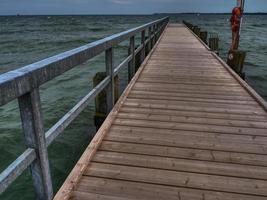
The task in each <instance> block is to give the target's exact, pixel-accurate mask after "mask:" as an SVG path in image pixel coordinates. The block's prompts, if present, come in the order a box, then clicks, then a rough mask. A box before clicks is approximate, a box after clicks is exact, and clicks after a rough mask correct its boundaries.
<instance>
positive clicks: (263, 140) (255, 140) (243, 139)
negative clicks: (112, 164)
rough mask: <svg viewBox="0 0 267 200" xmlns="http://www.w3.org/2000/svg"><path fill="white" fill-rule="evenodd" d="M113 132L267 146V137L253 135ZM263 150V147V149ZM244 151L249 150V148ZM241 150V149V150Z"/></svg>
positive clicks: (131, 128)
mask: <svg viewBox="0 0 267 200" xmlns="http://www.w3.org/2000/svg"><path fill="white" fill-rule="evenodd" d="M111 130H112V131H114V132H118V133H123V134H124V133H126V134H127V133H131V134H136V135H138V134H141V135H146V134H149V135H151V137H152V138H153V135H164V134H165V135H166V136H168V137H169V138H172V137H179V136H180V137H189V138H192V139H196V140H198V141H199V142H201V141H208V140H209V141H217V142H219V143H226V144H228V143H229V144H230V143H235V145H239V143H241V144H243V145H248V144H254V145H257V146H258V147H259V146H261V145H262V146H263V147H264V146H266V145H267V137H266V136H251V135H237V134H229V133H227V134H223V133H209V132H201V131H185V130H178V131H177V130H172V129H157V128H144V127H135V126H119V125H113V126H112V127H111ZM261 148H262V147H261ZM244 149H249V147H248V146H247V148H244ZM239 150H240V149H239Z"/></svg>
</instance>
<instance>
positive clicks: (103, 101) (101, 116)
mask: <svg viewBox="0 0 267 200" xmlns="http://www.w3.org/2000/svg"><path fill="white" fill-rule="evenodd" d="M105 78H106V72H98V73H96V75H95V76H94V79H93V83H94V87H96V86H97V85H98V84H99V83H100V82H101V81H103V80H104V79H105ZM118 99H119V77H118V76H115V77H114V100H115V102H116V101H117V100H118ZM107 115H108V109H107V90H103V91H102V92H100V94H99V95H98V96H97V97H96V98H95V117H94V122H95V127H96V129H97V130H98V129H99V128H100V127H101V125H102V124H103V122H104V121H105V119H106V117H107Z"/></svg>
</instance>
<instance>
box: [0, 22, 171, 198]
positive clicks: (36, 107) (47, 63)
mask: <svg viewBox="0 0 267 200" xmlns="http://www.w3.org/2000/svg"><path fill="white" fill-rule="evenodd" d="M168 20H169V18H168V17H166V18H163V19H160V20H156V21H154V22H151V23H147V24H145V25H142V26H139V27H137V28H133V29H130V30H127V31H124V32H121V33H118V34H115V35H112V36H110V37H106V38H104V39H101V40H98V41H96V42H92V43H90V44H87V45H84V46H82V47H79V48H76V49H73V50H70V51H67V52H65V53H61V54H58V55H56V56H53V57H50V58H47V59H45V60H42V61H39V62H36V63H34V64H31V65H28V66H25V67H23V68H20V69H17V70H14V71H10V72H7V73H5V74H2V75H0V93H1V96H0V106H2V105H4V104H6V103H8V102H10V101H12V100H14V99H18V102H19V108H20V113H21V118H22V127H23V131H24V137H25V143H26V150H25V151H24V153H22V154H21V155H20V156H19V157H18V158H17V159H16V160H15V161H14V162H12V163H11V164H10V165H9V166H8V167H7V168H6V169H5V170H4V171H3V172H2V173H1V174H0V194H1V193H2V192H3V191H5V190H6V189H7V187H8V186H9V185H10V184H11V183H12V182H13V181H14V180H15V179H16V178H17V177H18V176H20V175H21V173H22V172H23V171H24V170H25V169H27V168H28V167H29V166H31V167H30V169H31V174H32V178H33V183H34V187H35V192H36V194H37V197H38V199H45V200H51V199H52V197H53V188H52V181H51V175H50V167H49V161H48V153H47V147H48V146H49V145H50V144H51V143H52V142H53V141H54V140H55V139H56V137H57V136H58V135H60V134H61V133H62V132H63V131H64V130H65V129H66V128H67V127H68V126H69V125H70V123H71V122H73V120H75V119H76V118H77V116H78V115H79V114H80V113H81V112H82V111H83V110H84V109H85V108H86V107H87V106H88V104H89V103H90V102H91V100H93V99H94V98H96V97H97V96H98V95H99V94H100V92H102V91H103V90H104V89H105V91H106V97H107V98H106V104H107V110H108V111H110V110H111V109H112V107H113V105H114V77H115V76H116V75H118V73H119V71H120V70H121V69H122V68H124V67H126V66H128V76H129V78H130V79H131V78H132V76H133V75H134V73H135V70H136V69H135V64H136V63H135V59H136V58H135V57H136V56H137V54H139V53H140V55H141V56H140V60H141V62H142V61H143V60H144V57H145V52H146V48H148V51H150V50H151V48H152V47H153V45H154V44H155V42H156V41H157V39H158V37H159V36H160V34H161V33H162V32H163V30H164V28H165V27H166V25H167V24H168ZM146 29H148V38H147V39H146V37H145V36H146ZM137 33H141V44H140V45H139V46H138V47H137V48H136V46H135V36H136V34H137ZM126 39H130V46H129V52H128V53H129V55H128V57H127V58H126V59H124V60H123V61H122V62H121V63H120V64H119V65H118V66H117V67H114V60H113V59H114V49H113V47H114V46H116V45H118V44H119V43H121V42H122V41H124V40H126ZM102 52H105V58H106V61H105V62H106V77H105V78H104V79H103V80H102V81H101V82H100V83H99V84H97V85H96V86H95V87H94V88H93V89H92V90H91V91H90V92H89V93H88V94H87V95H86V96H85V97H83V98H82V99H81V100H80V101H79V102H78V103H77V104H76V105H75V106H74V107H73V108H72V109H71V110H70V111H69V112H67V113H66V114H65V115H64V116H63V117H62V118H61V119H60V120H59V121H58V122H57V123H56V124H55V125H53V126H52V127H51V128H50V129H49V130H48V131H47V132H46V133H44V127H43V122H42V121H43V119H42V114H41V113H42V112H41V101H40V94H39V86H40V85H42V84H44V83H45V82H47V81H49V80H52V79H53V78H55V77H57V76H59V75H61V74H62V73H64V72H66V71H68V70H70V69H72V68H74V67H75V66H77V65H79V64H82V63H84V62H85V61H87V60H90V59H91V58H93V57H95V56H97V55H99V54H100V53H102Z"/></svg>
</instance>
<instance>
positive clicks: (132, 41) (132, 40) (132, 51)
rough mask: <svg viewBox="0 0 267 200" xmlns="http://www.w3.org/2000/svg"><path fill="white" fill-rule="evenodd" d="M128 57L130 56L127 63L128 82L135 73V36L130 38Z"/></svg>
mask: <svg viewBox="0 0 267 200" xmlns="http://www.w3.org/2000/svg"><path fill="white" fill-rule="evenodd" d="M129 54H130V55H132V60H131V61H130V63H129V69H128V82H130V81H131V80H132V77H133V76H134V72H135V36H132V37H131V38H130V52H129Z"/></svg>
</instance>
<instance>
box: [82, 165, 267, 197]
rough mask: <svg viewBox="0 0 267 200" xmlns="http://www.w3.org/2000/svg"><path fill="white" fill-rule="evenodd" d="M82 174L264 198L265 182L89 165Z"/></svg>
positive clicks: (265, 194)
mask: <svg viewBox="0 0 267 200" xmlns="http://www.w3.org/2000/svg"><path fill="white" fill-rule="evenodd" d="M85 175H87V176H94V177H101V178H111V179H119V180H128V181H139V182H144V183H156V184H161V185H168V186H178V187H188V188H194V189H205V190H213V191H222V192H232V193H239V194H252V195H253V194H254V195H259V196H265V197H267V190H266V187H267V181H263V180H255V179H245V178H233V177H224V176H215V175H206V174H197V173H189V172H176V171H167V170H159V169H149V168H140V167H130V166H122V165H112V164H103V163H101V164H100V163H94V162H92V163H91V164H90V165H89V166H88V168H87V169H86V171H85Z"/></svg>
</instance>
